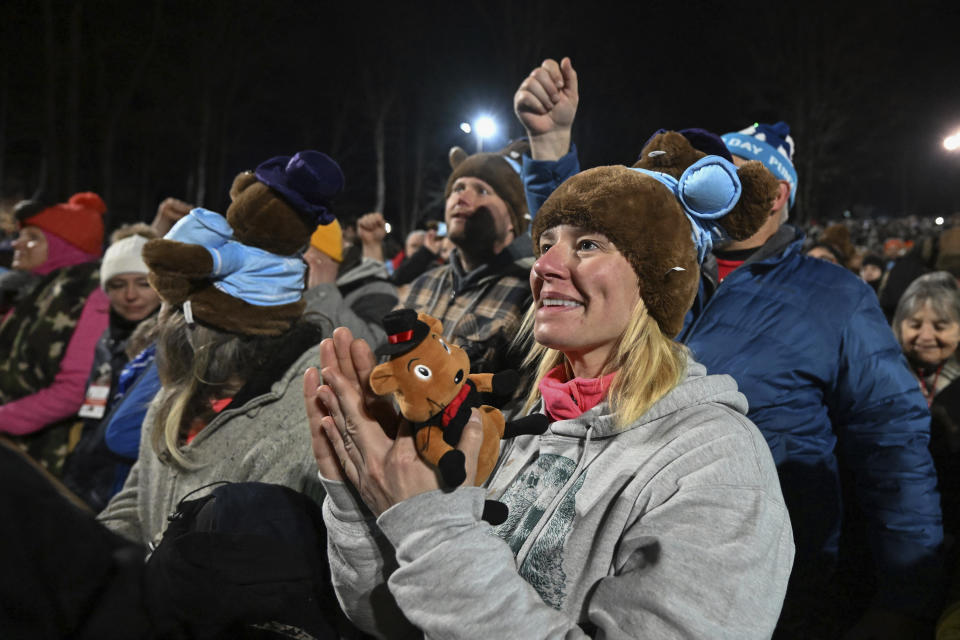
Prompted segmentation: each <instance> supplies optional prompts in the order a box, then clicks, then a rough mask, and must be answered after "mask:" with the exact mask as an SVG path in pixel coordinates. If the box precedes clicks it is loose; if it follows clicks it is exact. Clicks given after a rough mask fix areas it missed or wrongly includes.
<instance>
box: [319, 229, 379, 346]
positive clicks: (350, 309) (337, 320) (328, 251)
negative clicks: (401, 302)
mask: <svg viewBox="0 0 960 640" xmlns="http://www.w3.org/2000/svg"><path fill="white" fill-rule="evenodd" d="M367 216H376V217H377V218H379V219H380V220H381V221H382V217H381V216H380V214H378V213H375V214H367ZM367 216H364V217H367ZM358 226H359V224H358ZM361 233H363V232H361ZM377 242H379V240H378V241H377ZM348 255H349V257H347V259H346V260H345V259H344V258H345V256H344V251H343V232H342V231H341V228H340V223H339V222H338V221H337V220H336V219H334V220H333V221H332V222H331V223H330V224H325V225H320V226H318V227H317V229H316V231H314V232H313V235H311V236H310V246H309V247H308V248H307V250H306V251H305V252H304V253H303V259H304V260H305V261H306V263H307V268H308V270H307V291H306V293H304V294H303V299H304V302H306V304H307V310H306V312H305V317H306V318H307V319H308V320H311V321H315V322H318V323H320V324H326V325H327V326H328V328H329V329H330V330H332V329H333V328H334V327H349V328H350V330H351V331H352V332H353V334H354V335H355V336H357V337H358V338H363V339H364V340H366V341H367V343H369V344H370V345H373V346H375V347H376V346H379V345H381V344H383V343H384V342H385V341H386V339H387V334H386V333H384V331H383V326H382V325H383V316H385V315H386V314H387V313H389V312H390V310H391V309H393V308H394V307H395V306H396V304H397V289H396V287H395V286H394V285H393V284H392V283H391V282H390V280H389V279H388V276H387V270H386V268H384V266H383V262H381V261H379V260H375V259H373V258H370V257H367V256H364V255H362V253H361V252H360V251H351V252H349V254H348Z"/></svg>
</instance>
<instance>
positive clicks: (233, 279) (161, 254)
mask: <svg viewBox="0 0 960 640" xmlns="http://www.w3.org/2000/svg"><path fill="white" fill-rule="evenodd" d="M343 182H344V180H343V172H342V171H341V170H340V167H339V165H337V163H336V162H334V161H333V159H331V158H330V157H329V156H327V155H326V154H323V153H320V152H319V151H301V152H299V153H297V154H295V155H294V156H292V157H288V156H279V157H276V158H271V159H270V160H267V161H266V162H264V163H262V164H261V165H260V166H258V167H257V169H256V170H255V171H246V172H243V173H241V174H239V175H237V177H236V178H235V179H234V181H233V186H232V187H231V188H230V199H231V201H232V202H231V204H230V207H229V208H228V209H227V214H226V217H224V216H221V215H220V214H218V213H215V212H213V211H207V210H206V209H202V208H196V209H193V210H192V211H191V212H190V214H189V215H187V216H185V217H184V218H182V219H181V220H180V221H178V222H177V224H176V225H174V227H173V228H172V229H171V230H170V232H169V233H168V234H167V235H166V236H165V237H164V238H163V239H157V240H151V241H150V242H148V243H147V244H146V245H145V246H144V248H143V258H144V261H145V262H146V263H147V266H148V267H150V276H149V279H150V283H151V284H152V285H153V286H154V288H155V289H156V290H157V292H158V293H159V294H160V296H161V297H162V298H163V299H164V301H166V302H167V303H169V304H172V305H177V306H180V305H182V306H183V310H184V315H187V316H188V320H190V319H191V318H193V319H196V320H198V321H200V322H202V323H204V324H208V325H212V326H214V327H217V328H220V329H224V330H226V331H230V332H233V333H240V334H244V335H279V334H281V333H283V332H285V331H286V330H287V329H289V328H290V326H291V325H292V324H293V323H294V322H295V321H296V320H297V319H298V318H299V317H300V315H301V314H302V313H303V308H304V302H303V300H302V293H303V287H304V273H305V269H306V267H305V265H304V263H303V260H302V259H301V257H300V251H301V250H302V249H303V248H304V247H305V246H306V245H307V243H308V242H309V241H310V235H311V234H312V233H313V232H314V231H315V230H316V228H317V225H319V224H329V223H330V222H332V221H333V220H334V217H333V215H332V214H331V213H330V212H329V206H330V201H331V199H332V198H333V197H334V196H335V195H336V194H337V193H339V192H340V191H341V190H342V189H343Z"/></svg>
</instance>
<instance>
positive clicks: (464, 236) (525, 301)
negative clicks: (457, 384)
mask: <svg viewBox="0 0 960 640" xmlns="http://www.w3.org/2000/svg"><path fill="white" fill-rule="evenodd" d="M525 146H526V143H524V142H521V143H515V144H513V145H510V146H508V147H507V148H505V149H503V150H502V151H500V152H496V153H476V154H474V155H472V156H467V154H466V152H464V151H463V149H460V148H459V147H454V148H453V149H452V150H451V151H450V164H451V165H452V166H453V172H452V173H451V174H450V177H449V179H448V180H447V187H446V191H445V195H446V206H445V219H446V224H447V237H448V238H449V239H450V241H451V242H452V243H453V244H454V249H453V251H452V252H451V253H450V258H449V259H448V261H447V263H446V264H445V265H442V266H440V267H437V268H436V269H433V270H432V271H428V272H427V273H425V274H423V275H422V276H420V277H419V278H417V279H416V280H414V282H413V284H412V285H411V287H410V291H409V293H408V294H407V297H406V298H405V299H404V301H403V303H402V306H405V307H407V308H410V309H414V310H416V311H422V312H424V313H428V314H430V315H432V316H434V317H435V318H438V319H439V320H440V321H441V322H442V323H443V330H444V337H445V338H446V339H447V340H449V341H450V342H452V343H454V344H456V345H458V346H460V347H461V348H463V349H464V350H465V351H466V352H467V354H468V355H469V356H470V367H471V371H472V372H474V373H482V372H486V373H494V372H497V371H501V370H504V369H517V368H519V364H520V361H521V360H522V355H521V354H520V353H518V352H515V351H513V350H512V349H511V341H512V340H513V337H514V336H515V335H517V333H518V330H519V328H520V322H521V320H522V319H523V314H524V313H525V312H526V310H527V307H528V306H529V305H530V299H531V298H530V283H529V274H530V267H531V266H532V264H533V259H532V258H531V257H529V256H530V255H531V245H530V237H529V234H527V233H526V230H527V224H528V219H527V218H528V216H527V204H526V200H525V197H524V193H523V184H522V183H521V181H520V174H519V166H518V165H517V160H518V159H519V158H520V156H521V154H522V153H523V151H524V148H525ZM524 242H525V246H524Z"/></svg>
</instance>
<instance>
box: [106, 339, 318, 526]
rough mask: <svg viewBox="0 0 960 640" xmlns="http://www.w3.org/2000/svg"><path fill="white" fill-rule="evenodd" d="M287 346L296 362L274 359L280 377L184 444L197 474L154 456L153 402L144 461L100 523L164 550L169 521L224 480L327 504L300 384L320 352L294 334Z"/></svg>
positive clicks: (143, 439) (269, 378) (143, 438)
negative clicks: (282, 489)
mask: <svg viewBox="0 0 960 640" xmlns="http://www.w3.org/2000/svg"><path fill="white" fill-rule="evenodd" d="M288 347H289V348H290V349H293V350H294V351H296V354H295V355H298V357H294V358H293V361H292V362H291V361H290V358H284V357H283V354H278V358H279V360H280V362H276V360H277V359H276V358H275V361H274V362H273V363H271V364H274V365H279V366H280V367H282V368H281V369H280V371H279V372H278V375H273V374H272V372H270V371H265V372H264V378H265V379H264V380H262V381H260V384H257V385H251V386H253V387H258V388H256V389H254V390H251V391H250V392H248V393H244V389H241V391H240V393H238V394H237V396H236V397H235V398H234V401H233V402H232V403H231V404H230V405H229V406H228V407H227V408H226V409H224V410H223V411H222V412H220V413H219V414H217V416H216V417H215V418H214V419H213V420H211V421H210V424H208V425H207V426H206V427H204V428H203V430H202V431H200V433H199V434H197V436H196V437H195V438H194V439H193V441H192V442H191V443H190V444H188V445H186V447H185V448H184V451H185V452H186V454H187V456H188V458H189V459H190V460H192V461H195V462H197V463H199V464H200V466H199V467H198V468H196V469H181V468H180V467H177V466H173V465H169V464H164V463H163V462H161V461H160V458H159V457H158V456H157V454H156V453H154V450H153V447H152V445H151V436H150V434H151V432H152V430H153V428H155V424H154V423H155V418H154V416H155V411H154V410H155V407H156V402H154V404H153V405H151V407H150V409H149V411H148V412H147V416H146V418H145V419H144V425H145V427H144V429H143V430H142V432H141V434H140V456H139V458H138V459H137V462H136V463H135V464H134V465H133V469H132V470H131V471H130V475H129V476H128V477H127V482H126V484H124V486H123V489H122V490H121V491H120V493H118V494H117V495H115V496H114V497H113V499H112V500H111V501H110V504H108V505H107V508H106V509H104V511H103V512H102V513H100V515H99V516H98V518H99V520H100V521H101V522H103V524H105V525H106V526H107V527H108V528H110V529H112V530H113V531H115V532H117V533H119V534H120V535H123V536H125V537H126V538H129V539H131V540H133V541H135V542H138V543H141V544H158V543H159V542H160V537H161V535H162V534H163V531H164V530H165V529H166V526H167V516H169V515H171V514H172V513H174V512H175V511H176V510H177V503H179V501H180V500H182V499H183V498H184V497H185V496H186V495H187V494H188V493H190V492H191V491H194V490H196V489H199V488H201V487H203V486H205V485H208V484H210V483H211V482H216V481H218V480H229V481H232V482H253V481H256V482H269V483H273V484H280V485H284V486H287V487H291V488H293V489H296V490H298V491H302V492H304V493H306V494H307V495H310V496H312V497H313V498H315V499H317V500H318V501H319V500H321V499H322V497H323V487H322V486H321V485H320V483H319V482H318V481H317V463H316V461H315V460H314V458H313V452H312V448H311V444H310V428H309V426H308V423H307V416H306V409H305V408H304V404H303V385H302V383H301V380H302V378H303V372H304V371H306V369H307V367H310V366H317V365H318V363H319V361H320V357H319V350H318V348H317V346H316V345H315V344H314V346H310V347H309V348H307V350H306V351H303V350H302V349H303V346H302V344H297V341H296V339H295V337H294V336H291V343H290V344H289V345H288ZM284 361H285V362H284ZM267 368H268V369H269V365H268V367H267ZM248 384H249V383H248ZM245 389H249V387H245ZM163 393H164V392H163V391H162V390H161V391H160V394H163ZM241 394H243V396H241ZM208 492H209V491H201V492H198V493H196V494H194V495H193V496H191V497H192V498H199V497H201V496H203V495H205V494H206V493H208Z"/></svg>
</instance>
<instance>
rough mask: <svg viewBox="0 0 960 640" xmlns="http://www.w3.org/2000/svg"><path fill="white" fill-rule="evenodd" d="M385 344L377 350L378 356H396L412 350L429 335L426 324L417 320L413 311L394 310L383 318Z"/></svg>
mask: <svg viewBox="0 0 960 640" xmlns="http://www.w3.org/2000/svg"><path fill="white" fill-rule="evenodd" d="M383 328H384V330H385V331H386V332H387V343H386V344H385V345H383V346H381V347H379V348H378V349H377V355H378V356H391V357H392V356H398V355H400V354H402V353H406V352H407V351H410V350H412V349H413V348H414V347H416V346H417V345H418V344H420V343H421V342H423V339H424V338H426V337H427V336H428V335H429V334H430V327H429V326H427V323H425V322H421V321H420V320H418V319H417V312H416V311H414V310H413V309H395V310H393V311H391V312H390V313H388V314H387V315H385V316H384V317H383Z"/></svg>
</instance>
